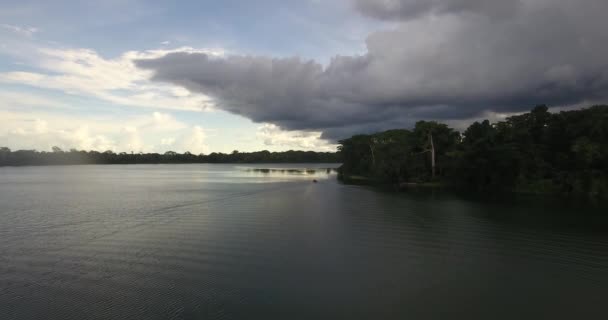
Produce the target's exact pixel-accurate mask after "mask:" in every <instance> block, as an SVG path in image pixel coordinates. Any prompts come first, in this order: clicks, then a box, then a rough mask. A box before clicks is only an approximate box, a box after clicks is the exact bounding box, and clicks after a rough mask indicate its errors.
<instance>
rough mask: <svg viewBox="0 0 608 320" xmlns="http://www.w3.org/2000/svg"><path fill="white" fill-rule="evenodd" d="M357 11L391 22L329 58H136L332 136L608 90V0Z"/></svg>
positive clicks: (596, 96) (269, 118) (364, 6)
mask: <svg viewBox="0 0 608 320" xmlns="http://www.w3.org/2000/svg"><path fill="white" fill-rule="evenodd" d="M354 7H355V8H356V9H357V10H358V11H359V12H360V13H361V14H363V15H366V16H369V17H371V18H374V19H380V20H386V21H392V22H396V25H395V26H394V28H393V29H391V30H384V31H378V32H375V33H372V34H371V35H369V37H368V38H367V40H366V46H367V53H365V54H364V55H357V56H336V57H334V58H333V59H332V60H331V62H330V63H329V64H328V65H326V66H323V65H321V64H320V63H317V62H315V61H309V60H304V59H300V58H272V57H260V56H238V55H231V56H213V55H209V54H206V53H201V52H174V53H169V54H166V55H163V56H160V57H154V58H151V59H139V60H135V64H136V65H137V66H138V67H139V68H141V69H145V70H151V71H153V72H154V76H153V77H152V80H155V81H158V82H164V83H171V84H174V85H178V86H181V87H184V88H186V89H188V90H189V91H191V92H198V93H202V94H205V95H208V96H210V97H212V98H213V99H214V105H215V106H216V107H218V108H220V109H223V110H226V111H228V112H231V113H234V114H239V115H242V116H245V117H247V118H249V119H251V120H253V121H256V122H261V123H272V124H275V125H277V126H279V127H281V128H282V129H285V130H304V131H315V132H317V131H318V132H323V135H322V137H323V138H326V139H330V140H334V139H339V138H342V137H346V136H348V135H350V134H353V133H357V132H367V131H373V130H381V129H387V128H393V127H403V126H411V125H412V124H413V122H415V121H416V120H419V119H437V120H442V121H458V120H463V119H471V118H475V117H479V116H481V115H483V114H487V113H488V112H490V113H491V112H494V113H514V112H520V111H524V110H527V109H529V108H530V107H532V106H534V105H536V104H539V103H546V104H549V105H551V106H565V105H573V104H577V103H581V102H583V101H588V100H592V101H605V100H606V98H608V97H607V95H608V59H606V57H607V56H608V33H607V32H605V30H608V20H606V19H604V13H605V12H608V2H606V1H604V0H578V1H574V0H506V1H491V2H490V1H481V0H451V1H450V0H430V1H427V0H354Z"/></svg>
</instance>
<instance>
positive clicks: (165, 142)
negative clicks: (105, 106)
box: [0, 111, 208, 153]
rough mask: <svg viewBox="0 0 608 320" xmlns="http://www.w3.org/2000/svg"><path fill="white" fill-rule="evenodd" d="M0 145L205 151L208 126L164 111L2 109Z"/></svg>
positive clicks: (44, 148) (133, 150)
mask: <svg viewBox="0 0 608 320" xmlns="http://www.w3.org/2000/svg"><path fill="white" fill-rule="evenodd" d="M0 146H8V147H10V148H13V149H38V150H50V149H51V148H52V147H53V146H58V147H60V148H62V149H66V150H67V149H72V148H74V149H78V150H97V151H105V150H113V151H115V152H131V151H132V152H161V153H162V152H165V151H167V150H174V151H179V152H185V151H190V152H192V153H202V152H207V150H208V147H207V145H206V135H205V130H204V129H203V128H201V127H200V126H188V125H187V124H185V123H183V122H180V121H178V120H176V119H175V118H174V117H173V116H171V115H170V114H166V113H160V112H154V113H151V114H148V115H144V116H134V117H127V118H118V117H106V118H103V119H102V118H90V117H83V116H70V115H56V114H50V113H40V112H36V113H33V112H18V111H0Z"/></svg>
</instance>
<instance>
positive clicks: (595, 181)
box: [339, 106, 608, 197]
mask: <svg viewBox="0 0 608 320" xmlns="http://www.w3.org/2000/svg"><path fill="white" fill-rule="evenodd" d="M339 150H340V152H341V153H342V157H343V165H342V167H341V168H340V177H341V178H342V179H344V180H352V179H366V180H372V181H379V182H391V183H395V184H399V185H408V184H420V183H439V184H445V185H456V186H466V187H469V188H472V189H477V190H481V191H491V190H502V191H505V190H508V191H516V192H526V193H554V194H557V193H565V194H585V195H599V196H603V197H606V196H608V106H594V107H591V108H587V109H582V110H575V111H562V112H559V113H550V112H548V109H547V107H546V106H538V107H536V108H534V109H533V110H532V111H531V112H529V113H525V114H522V115H517V116H512V117H509V118H507V119H506V120H504V121H500V122H497V123H493V124H492V123H490V122H489V121H488V120H485V121H483V122H475V123H473V124H472V125H470V126H469V127H468V128H467V129H466V130H465V131H464V132H463V133H462V134H460V133H459V132H457V131H455V130H453V129H451V128H449V127H448V126H447V125H445V124H441V123H437V122H427V121H420V122H418V123H416V125H415V127H414V128H413V129H412V130H404V129H399V130H389V131H386V132H380V133H376V134H371V135H356V136H353V137H351V138H349V139H345V140H342V141H340V147H339Z"/></svg>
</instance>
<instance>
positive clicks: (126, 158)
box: [0, 147, 340, 166]
mask: <svg viewBox="0 0 608 320" xmlns="http://www.w3.org/2000/svg"><path fill="white" fill-rule="evenodd" d="M336 162H340V157H339V154H337V153H333V152H312V151H291V150H290V151H285V152H270V151H258V152H238V151H233V152H232V153H230V154H225V153H210V154H208V155H204V154H200V155H195V154H192V153H189V152H186V153H176V152H173V151H168V152H165V153H164V154H159V153H125V152H122V153H114V152H112V151H105V152H97V151H78V150H70V151H63V150H61V149H60V148H58V147H53V150H52V151H51V152H45V151H35V150H18V151H11V150H10V149H9V148H6V147H0V166H31V165H68V164H155V163H336Z"/></svg>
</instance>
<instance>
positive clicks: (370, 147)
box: [369, 144, 376, 167]
mask: <svg viewBox="0 0 608 320" xmlns="http://www.w3.org/2000/svg"><path fill="white" fill-rule="evenodd" d="M369 150H371V151H372V165H373V166H374V167H375V166H376V156H375V155H374V147H373V146H372V145H371V144H370V145H369Z"/></svg>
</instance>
